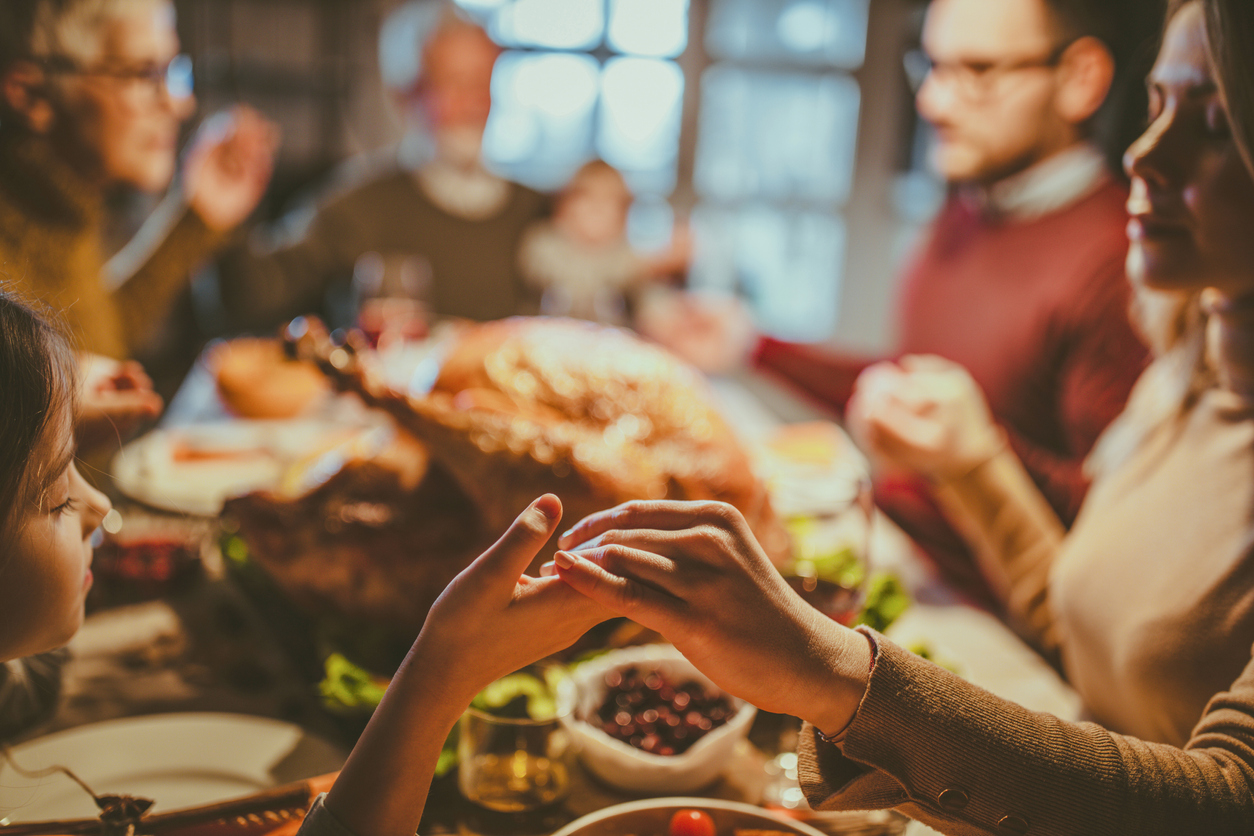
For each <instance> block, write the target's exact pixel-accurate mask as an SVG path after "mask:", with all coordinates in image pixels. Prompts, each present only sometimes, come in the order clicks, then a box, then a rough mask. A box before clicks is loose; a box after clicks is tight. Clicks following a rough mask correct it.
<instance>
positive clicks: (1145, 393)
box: [1086, 0, 1254, 477]
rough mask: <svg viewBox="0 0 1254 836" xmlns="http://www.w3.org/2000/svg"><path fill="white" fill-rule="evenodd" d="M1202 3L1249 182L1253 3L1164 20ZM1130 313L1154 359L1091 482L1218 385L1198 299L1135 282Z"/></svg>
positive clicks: (1210, 0)
mask: <svg viewBox="0 0 1254 836" xmlns="http://www.w3.org/2000/svg"><path fill="white" fill-rule="evenodd" d="M1195 2H1201V3H1203V5H1204V9H1205V13H1206V34H1207V44H1208V51H1209V58H1210V62H1211V68H1212V73H1213V75H1214V77H1215V79H1216V80H1217V82H1218V83H1219V86H1220V90H1221V92H1222V94H1223V96H1224V102H1225V106H1226V108H1227V110H1228V119H1229V122H1230V123H1231V124H1232V130H1233V136H1234V138H1235V140H1236V143H1237V147H1238V148H1239V149H1240V151H1241V154H1242V157H1243V158H1244V160H1245V164H1246V167H1247V168H1249V169H1250V170H1251V174H1252V176H1254V154H1251V148H1254V4H1251V0H1171V2H1170V3H1168V6H1167V19H1166V22H1167V23H1168V24H1170V22H1171V20H1172V19H1173V18H1174V17H1175V16H1176V14H1178V13H1179V12H1180V10H1181V9H1183V8H1184V7H1185V6H1188V5H1189V4H1190V3H1195ZM1132 297H1133V298H1132V305H1131V311H1130V315H1131V318H1132V322H1133V324H1134V325H1135V326H1136V328H1137V330H1138V332H1139V333H1140V334H1141V337H1142V339H1144V340H1145V342H1146V343H1147V344H1148V345H1149V346H1150V349H1151V350H1152V351H1153V354H1154V357H1155V358H1156V359H1155V360H1154V362H1153V364H1152V365H1151V366H1150V367H1149V369H1147V370H1146V372H1145V374H1143V375H1142V376H1141V378H1140V380H1138V381H1137V384H1136V386H1135V387H1134V388H1133V390H1132V394H1131V395H1130V396H1129V398H1128V406H1127V408H1126V409H1125V410H1124V411H1123V413H1122V414H1121V415H1120V416H1119V417H1118V418H1116V419H1115V420H1114V421H1113V422H1112V423H1111V425H1110V427H1109V428H1108V429H1107V430H1106V432H1105V433H1103V434H1102V437H1101V438H1100V439H1099V440H1098V443H1097V445H1096V446H1095V447H1094V448H1093V452H1092V454H1091V455H1090V456H1089V459H1088V462H1087V463H1086V470H1087V471H1088V473H1089V475H1090V476H1092V477H1098V476H1101V475H1102V474H1103V473H1107V472H1110V471H1111V470H1114V469H1116V468H1118V467H1119V466H1120V465H1122V464H1123V463H1124V462H1125V461H1127V459H1128V458H1129V457H1130V456H1131V455H1132V454H1133V453H1135V452H1136V451H1137V449H1139V448H1140V447H1141V445H1142V444H1144V443H1145V441H1146V440H1147V439H1148V438H1149V437H1150V436H1151V435H1152V434H1154V433H1155V432H1156V431H1157V430H1158V429H1160V428H1162V427H1164V426H1167V425H1169V424H1171V423H1172V422H1174V421H1176V420H1178V419H1179V418H1180V417H1181V416H1183V415H1184V414H1185V413H1186V412H1188V411H1189V409H1190V408H1192V406H1193V404H1194V403H1196V401H1197V398H1198V396H1199V395H1200V394H1201V393H1202V392H1203V391H1204V390H1205V389H1207V388H1208V387H1210V386H1213V385H1215V382H1216V380H1217V373H1216V370H1215V368H1214V366H1213V365H1212V364H1211V363H1210V362H1209V358H1208V357H1207V353H1206V314H1205V313H1204V312H1203V310H1202V303H1201V293H1200V292H1193V293H1186V292H1171V291H1157V290H1151V289H1149V288H1146V287H1143V286H1140V285H1139V284H1138V283H1137V282H1135V281H1134V282H1133V289H1132Z"/></svg>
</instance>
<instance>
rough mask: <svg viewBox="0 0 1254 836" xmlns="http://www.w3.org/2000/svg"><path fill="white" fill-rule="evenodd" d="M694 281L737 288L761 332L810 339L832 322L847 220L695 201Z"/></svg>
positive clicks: (826, 334) (830, 328)
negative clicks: (713, 204)
mask: <svg viewBox="0 0 1254 836" xmlns="http://www.w3.org/2000/svg"><path fill="white" fill-rule="evenodd" d="M693 231H694V233H695V235H696V241H697V248H696V258H695V262H694V264H693V271H692V282H693V284H694V286H698V287H709V288H718V289H724V290H739V291H741V292H742V293H744V295H745V296H746V297H747V298H748V300H749V302H750V304H751V305H752V306H753V310H754V313H755V314H756V316H757V320H758V325H759V327H761V328H762V329H763V330H764V331H766V332H768V333H770V334H774V335H775V336H778V337H783V338H785V339H790V340H801V341H816V340H822V339H825V338H826V337H829V336H831V333H832V331H833V330H834V329H835V327H836V315H837V313H838V304H839V298H840V283H841V277H842V273H843V272H844V262H845V224H844V221H843V220H842V219H841V218H839V217H834V216H832V215H826V214H820V213H817V212H788V211H782V210H780V209H777V208H775V207H771V206H766V205H763V204H756V205H752V206H746V207H744V208H741V209H723V208H719V207H711V206H708V205H702V206H698V207H697V210H696V212H695V213H694V214H693Z"/></svg>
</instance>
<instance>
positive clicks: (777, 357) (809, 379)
mask: <svg viewBox="0 0 1254 836" xmlns="http://www.w3.org/2000/svg"><path fill="white" fill-rule="evenodd" d="M751 362H752V364H753V366H754V367H755V368H757V369H759V370H761V371H764V372H767V373H768V374H771V375H773V376H775V377H777V378H779V379H781V380H783V381H784V382H785V383H787V384H789V385H790V386H793V387H794V388H796V389H798V390H800V391H801V392H803V393H805V394H806V395H808V396H810V397H812V398H814V399H815V400H817V401H819V402H820V403H822V404H823V405H824V406H826V407H828V408H829V409H831V410H832V411H833V412H835V413H837V414H839V415H843V414H844V412H845V405H846V404H847V403H848V402H849V398H850V397H851V396H852V395H853V387H854V384H855V383H856V382H857V380H858V375H859V374H861V373H862V370H863V369H865V368H866V367H867V366H869V365H871V364H872V363H873V362H875V359H874V358H871V357H863V356H858V355H854V354H841V353H838V352H835V351H833V350H831V349H828V348H825V347H822V346H817V345H806V344H803V343H790V342H784V341H783V340H777V339H774V338H772V337H762V338H761V339H760V340H759V341H758V344H757V346H756V347H755V348H754V351H753V356H752V358H751Z"/></svg>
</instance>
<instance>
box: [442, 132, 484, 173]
mask: <svg viewBox="0 0 1254 836" xmlns="http://www.w3.org/2000/svg"><path fill="white" fill-rule="evenodd" d="M482 153H483V131H481V130H478V129H476V128H473V127H467V126H461V127H456V128H445V129H443V130H441V131H439V132H437V133H436V135H435V154H436V158H437V159H438V160H440V161H441V162H443V163H447V164H448V165H451V166H453V167H454V168H460V169H465V170H471V169H476V168H479V167H480V165H482V163H481V156H480V155H481V154H482Z"/></svg>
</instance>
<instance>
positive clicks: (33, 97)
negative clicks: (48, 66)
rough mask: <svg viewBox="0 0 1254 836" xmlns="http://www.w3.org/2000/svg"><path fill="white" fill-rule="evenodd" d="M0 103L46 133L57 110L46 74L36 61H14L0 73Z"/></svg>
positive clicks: (9, 111)
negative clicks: (54, 106) (51, 97)
mask: <svg viewBox="0 0 1254 836" xmlns="http://www.w3.org/2000/svg"><path fill="white" fill-rule="evenodd" d="M0 103H2V104H3V110H4V111H7V112H8V113H9V114H12V115H14V116H15V117H16V118H18V119H20V120H21V121H22V122H23V123H24V124H25V125H26V127H27V128H29V129H30V130H31V131H33V132H35V133H37V134H46V133H48V131H50V130H51V129H52V123H53V121H54V119H55V118H56V112H55V110H54V109H53V106H52V101H51V100H50V99H49V97H48V80H47V75H46V74H45V73H44V71H43V69H42V68H41V67H40V66H39V65H38V64H36V63H34V62H33V61H15V62H14V63H13V64H11V65H10V66H9V68H8V69H7V70H5V71H4V75H3V76H0Z"/></svg>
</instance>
